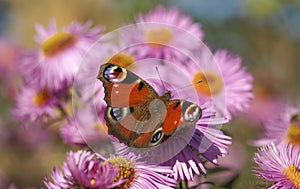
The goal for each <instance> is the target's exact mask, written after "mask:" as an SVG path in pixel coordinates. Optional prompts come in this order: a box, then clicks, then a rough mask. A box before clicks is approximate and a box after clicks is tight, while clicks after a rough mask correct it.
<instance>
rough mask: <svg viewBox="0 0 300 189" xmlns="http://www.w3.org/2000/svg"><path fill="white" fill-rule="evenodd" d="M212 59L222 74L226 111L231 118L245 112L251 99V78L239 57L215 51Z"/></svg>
mask: <svg viewBox="0 0 300 189" xmlns="http://www.w3.org/2000/svg"><path fill="white" fill-rule="evenodd" d="M214 58H215V61H216V62H217V64H218V66H219V67H220V70H221V73H222V77H223V82H224V88H225V95H226V101H225V102H226V107H227V109H228V111H229V112H230V113H231V114H232V115H233V116H235V115H236V114H237V113H239V112H245V111H246V110H248V108H249V107H250V102H251V100H252V98H253V92H252V90H253V76H252V75H251V74H250V73H249V72H247V70H246V68H245V67H243V65H242V59H241V57H239V56H237V57H234V56H233V55H232V54H231V53H229V52H227V51H226V50H217V51H216V52H215V54H214Z"/></svg>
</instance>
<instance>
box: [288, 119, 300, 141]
mask: <svg viewBox="0 0 300 189" xmlns="http://www.w3.org/2000/svg"><path fill="white" fill-rule="evenodd" d="M286 140H287V141H288V142H289V143H291V144H293V145H300V115H294V116H292V119H291V121H290V126H289V128H288V129H287V133H286Z"/></svg>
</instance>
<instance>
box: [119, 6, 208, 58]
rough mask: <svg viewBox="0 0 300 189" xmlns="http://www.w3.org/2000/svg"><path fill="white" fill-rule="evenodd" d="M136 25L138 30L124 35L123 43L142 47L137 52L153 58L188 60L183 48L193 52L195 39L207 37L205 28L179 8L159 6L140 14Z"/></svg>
mask: <svg viewBox="0 0 300 189" xmlns="http://www.w3.org/2000/svg"><path fill="white" fill-rule="evenodd" d="M135 22H136V23H137V24H136V28H135V30H133V31H132V30H129V31H127V32H124V35H123V38H122V43H124V44H133V43H136V44H140V45H138V46H136V47H134V48H133V49H135V50H136V51H137V52H138V53H140V54H144V55H145V54H147V55H148V56H149V57H152V58H160V59H165V60H173V59H184V58H185V55H184V54H182V52H181V51H180V49H193V48H194V47H195V46H196V45H195V40H192V39H198V40H202V39H203V36H204V34H203V31H202V30H201V25H200V24H198V23H195V22H193V21H192V18H190V17H189V16H187V15H185V14H183V13H181V12H180V11H179V10H178V9H176V8H171V9H167V8H164V7H161V6H159V7H157V8H155V9H154V10H152V11H151V12H149V13H145V14H140V15H138V16H137V17H136V19H135ZM183 33H185V34H186V35H182V34H183ZM191 36H192V37H191ZM128 46H129V45H128ZM176 48H177V49H176ZM179 48H180V49H179ZM178 49H179V50H178Z"/></svg>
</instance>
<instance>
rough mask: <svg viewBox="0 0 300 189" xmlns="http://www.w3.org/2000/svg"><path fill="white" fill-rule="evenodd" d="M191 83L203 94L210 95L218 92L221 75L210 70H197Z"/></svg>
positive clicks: (220, 87) (220, 88) (221, 81)
mask: <svg viewBox="0 0 300 189" xmlns="http://www.w3.org/2000/svg"><path fill="white" fill-rule="evenodd" d="M199 81H202V82H201V83H198V82H199ZM193 83H196V84H194V85H195V88H196V90H197V91H198V92H199V93H201V94H204V95H207V96H211V95H215V94H217V93H219V92H220V91H221V90H222V88H223V80H222V77H221V76H219V75H217V74H214V73H212V72H205V73H203V72H201V71H199V72H197V73H196V74H195V75H194V78H193Z"/></svg>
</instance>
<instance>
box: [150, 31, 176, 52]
mask: <svg viewBox="0 0 300 189" xmlns="http://www.w3.org/2000/svg"><path fill="white" fill-rule="evenodd" d="M172 39H173V32H172V30H170V29H169V28H159V29H150V30H149V31H147V33H146V42H148V43H151V45H153V46H155V47H160V46H161V45H166V44H168V43H169V42H170V41H171V40H172Z"/></svg>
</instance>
